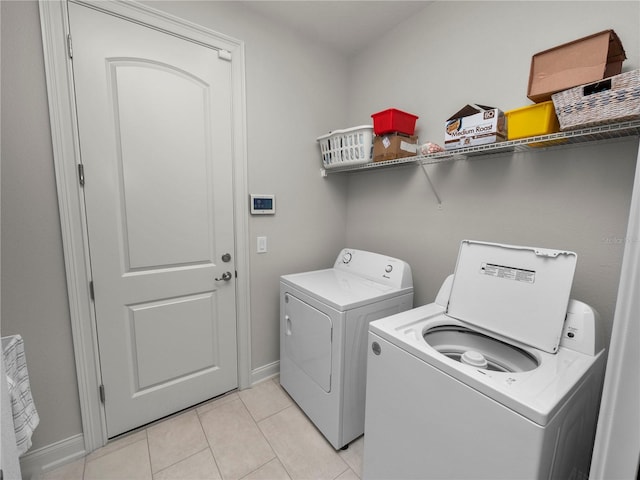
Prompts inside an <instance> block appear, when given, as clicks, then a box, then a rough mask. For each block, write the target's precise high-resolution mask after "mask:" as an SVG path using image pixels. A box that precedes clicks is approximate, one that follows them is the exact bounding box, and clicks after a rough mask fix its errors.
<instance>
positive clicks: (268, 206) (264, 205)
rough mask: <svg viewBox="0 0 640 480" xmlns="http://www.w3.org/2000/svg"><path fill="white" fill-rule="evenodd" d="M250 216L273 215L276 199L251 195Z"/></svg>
mask: <svg viewBox="0 0 640 480" xmlns="http://www.w3.org/2000/svg"><path fill="white" fill-rule="evenodd" d="M250 196H251V215H275V213H276V197H275V196H274V195H258V194H253V193H252V194H251V195H250Z"/></svg>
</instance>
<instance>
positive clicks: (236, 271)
mask: <svg viewBox="0 0 640 480" xmlns="http://www.w3.org/2000/svg"><path fill="white" fill-rule="evenodd" d="M235 272H236V278H238V270H236V271H235Z"/></svg>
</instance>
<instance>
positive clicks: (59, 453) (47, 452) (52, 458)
mask: <svg viewBox="0 0 640 480" xmlns="http://www.w3.org/2000/svg"><path fill="white" fill-rule="evenodd" d="M85 454H86V452H85V450H84V437H83V435H82V434H81V433H79V434H78V435H74V436H73V437H69V438H66V439H64V440H60V441H59V442H56V443H52V444H51V445H47V446H45V447H42V448H38V449H37V450H34V451H33V452H29V453H27V454H26V455H24V456H23V457H21V458H20V469H21V470H22V478H23V479H30V478H32V477H34V476H36V475H39V474H41V473H44V472H46V471H48V470H52V469H54V468H57V467H60V466H62V465H64V464H65V463H69V462H72V461H74V460H77V459H79V458H82V457H84V455H85Z"/></svg>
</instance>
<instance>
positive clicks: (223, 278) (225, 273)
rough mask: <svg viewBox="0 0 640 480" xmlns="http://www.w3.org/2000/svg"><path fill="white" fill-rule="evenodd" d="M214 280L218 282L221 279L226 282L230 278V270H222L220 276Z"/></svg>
mask: <svg viewBox="0 0 640 480" xmlns="http://www.w3.org/2000/svg"><path fill="white" fill-rule="evenodd" d="M214 280H215V281H216V282H220V281H222V280H224V281H225V282H228V281H229V280H231V272H224V273H223V274H222V276H221V277H220V278H215V279H214Z"/></svg>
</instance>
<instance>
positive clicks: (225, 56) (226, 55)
mask: <svg viewBox="0 0 640 480" xmlns="http://www.w3.org/2000/svg"><path fill="white" fill-rule="evenodd" d="M218 58H219V59H221V60H228V61H231V52H230V51H229V50H218Z"/></svg>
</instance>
